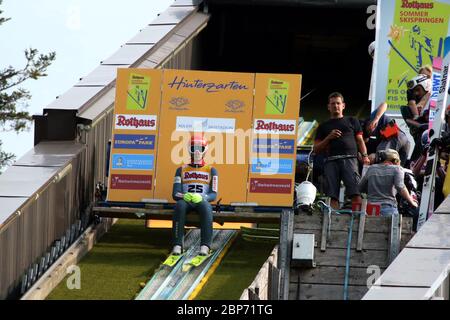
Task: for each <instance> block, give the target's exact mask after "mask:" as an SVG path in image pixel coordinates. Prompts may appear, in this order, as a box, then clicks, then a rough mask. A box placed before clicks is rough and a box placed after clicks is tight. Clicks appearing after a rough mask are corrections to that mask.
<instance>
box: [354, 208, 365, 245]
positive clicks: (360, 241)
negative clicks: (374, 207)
mask: <svg viewBox="0 0 450 320" xmlns="http://www.w3.org/2000/svg"><path fill="white" fill-rule="evenodd" d="M366 207H367V200H366V199H364V200H363V201H362V205H361V211H362V212H364V214H360V216H359V226H358V241H357V245H356V251H361V250H362V249H363V242H364V228H365V225H366V214H365V212H366Z"/></svg>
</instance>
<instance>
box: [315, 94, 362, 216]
mask: <svg viewBox="0 0 450 320" xmlns="http://www.w3.org/2000/svg"><path fill="white" fill-rule="evenodd" d="M344 109H345V102H344V97H343V96H342V94H340V93H339V92H333V93H331V94H330V95H329V96H328V111H329V112H330V119H329V120H327V121H325V122H323V123H321V124H320V125H319V127H318V128H317V134H316V138H315V141H314V153H315V154H324V155H325V156H326V160H325V164H324V174H323V177H324V179H325V185H326V188H325V189H326V190H325V194H326V195H327V196H328V197H330V198H331V206H332V207H333V208H334V209H339V193H340V184H341V180H342V181H343V182H344V185H345V191H346V195H347V196H350V197H351V198H352V203H354V204H356V203H360V202H361V196H360V194H359V190H358V183H359V179H360V176H359V169H358V159H357V156H358V151H359V152H360V153H361V154H362V156H361V160H362V162H363V164H370V160H369V158H368V155H367V149H366V145H365V143H364V139H363V136H362V135H363V132H362V128H361V125H360V123H359V121H358V120H357V119H356V118H354V117H344V114H343V112H344Z"/></svg>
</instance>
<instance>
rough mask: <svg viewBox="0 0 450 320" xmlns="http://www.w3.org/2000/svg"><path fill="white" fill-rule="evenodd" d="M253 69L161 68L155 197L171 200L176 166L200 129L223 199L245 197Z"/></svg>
mask: <svg viewBox="0 0 450 320" xmlns="http://www.w3.org/2000/svg"><path fill="white" fill-rule="evenodd" d="M254 78H255V74H253V73H231V72H207V71H186V70H164V75H163V85H162V101H161V117H160V118H161V127H160V131H159V147H158V155H157V161H156V172H157V174H156V187H155V198H156V199H166V200H168V201H169V202H173V200H172V187H173V180H174V175H175V171H176V169H177V168H178V167H180V166H181V165H183V164H188V163H189V162H190V154H189V152H188V144H189V141H190V140H189V139H190V136H191V135H192V134H193V133H194V131H201V132H202V133H203V135H204V137H205V138H206V139H207V140H208V143H209V146H208V150H207V152H206V155H205V162H206V164H207V165H211V166H213V167H215V168H216V169H217V171H218V175H219V180H218V181H219V182H218V190H219V192H218V197H217V200H219V199H221V203H222V204H230V203H232V202H245V201H246V191H247V175H248V160H247V159H248V157H249V148H250V147H249V146H250V135H251V125H252V109H253V88H254Z"/></svg>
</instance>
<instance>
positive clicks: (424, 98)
mask: <svg viewBox="0 0 450 320" xmlns="http://www.w3.org/2000/svg"><path fill="white" fill-rule="evenodd" d="M408 89H411V90H412V97H413V100H414V101H415V103H416V107H417V110H418V112H420V115H416V114H414V113H413V111H411V108H410V107H409V106H402V107H401V108H400V110H401V113H402V116H403V119H404V120H405V122H406V124H407V125H408V127H409V130H410V132H411V135H412V137H413V138H414V142H415V146H414V151H413V153H412V155H411V160H416V159H417V158H418V157H419V156H420V154H421V152H422V150H421V143H420V138H421V136H422V133H423V131H424V130H426V129H428V113H429V108H428V107H429V103H428V102H429V97H430V92H431V79H429V78H428V76H427V75H418V76H417V77H414V78H413V79H412V80H411V81H408ZM408 99H410V98H408ZM411 101H412V100H411Z"/></svg>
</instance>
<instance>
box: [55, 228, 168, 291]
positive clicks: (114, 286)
mask: <svg viewBox="0 0 450 320" xmlns="http://www.w3.org/2000/svg"><path fill="white" fill-rule="evenodd" d="M170 243H171V231H170V230H169V229H146V228H145V227H144V222H143V221H142V220H122V219H121V220H119V222H117V223H116V224H115V225H114V226H113V227H112V228H111V229H110V231H109V232H108V233H107V234H105V235H104V236H103V237H102V238H101V239H100V241H99V243H97V244H96V245H95V246H94V248H93V249H92V250H91V251H90V252H89V253H88V254H87V255H86V256H85V257H84V258H83V259H82V261H81V262H80V263H79V264H78V266H79V267H80V270H81V289H80V290H77V289H73V290H69V289H68V288H67V285H66V282H67V278H68V277H66V278H65V279H64V280H63V281H62V282H61V283H60V284H59V285H58V287H57V288H56V289H55V290H53V292H52V293H51V294H50V295H49V296H48V297H47V299H50V300H52V299H58V300H66V299H69V300H77V299H82V300H91V299H98V300H100V299H106V300H110V299H114V300H130V299H134V298H135V296H136V294H137V293H138V292H139V291H140V287H139V283H140V282H146V281H147V280H148V279H149V278H150V276H151V275H152V274H153V272H154V270H155V269H156V268H158V266H159V265H160V263H161V261H162V260H163V259H165V257H166V256H167V254H168V252H169V250H170Z"/></svg>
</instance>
